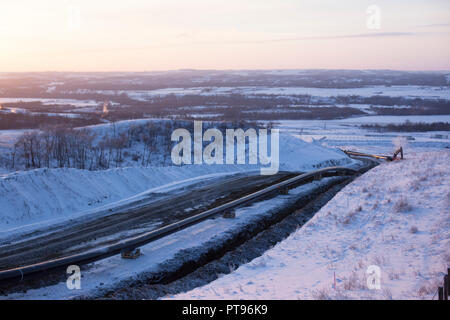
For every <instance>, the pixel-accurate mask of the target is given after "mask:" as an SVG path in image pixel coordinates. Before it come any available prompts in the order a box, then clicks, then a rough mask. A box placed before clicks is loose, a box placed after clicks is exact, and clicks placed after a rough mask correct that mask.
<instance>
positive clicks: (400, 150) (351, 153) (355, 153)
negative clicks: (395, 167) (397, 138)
mask: <svg viewBox="0 0 450 320" xmlns="http://www.w3.org/2000/svg"><path fill="white" fill-rule="evenodd" d="M341 150H342V151H343V152H344V153H345V154H346V155H348V156H354V157H370V158H375V159H384V160H386V161H394V160H398V159H397V156H398V154H400V159H403V148H402V147H400V148H398V149H397V150H395V152H394V154H393V156H392V157H391V156H387V155H376V154H368V153H362V152H358V151H352V150H344V149H341Z"/></svg>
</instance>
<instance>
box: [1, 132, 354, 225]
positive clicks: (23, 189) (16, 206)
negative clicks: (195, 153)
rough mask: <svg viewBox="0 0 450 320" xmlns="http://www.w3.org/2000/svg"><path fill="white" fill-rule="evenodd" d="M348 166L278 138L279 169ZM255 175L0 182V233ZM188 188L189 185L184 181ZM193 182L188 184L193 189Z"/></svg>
mask: <svg viewBox="0 0 450 320" xmlns="http://www.w3.org/2000/svg"><path fill="white" fill-rule="evenodd" d="M351 161H352V160H350V159H349V158H348V157H347V156H346V155H345V154H344V153H343V152H341V151H340V150H338V149H329V148H324V147H322V146H320V145H316V144H313V143H306V142H304V141H302V140H300V139H297V138H294V137H292V136H289V135H280V168H279V170H288V171H309V170H313V169H315V168H320V167H325V166H329V165H345V164H348V163H350V162H351ZM250 170H259V167H257V166H255V165H205V164H203V165H188V166H182V167H177V166H170V167H127V168H115V169H109V170H102V171H87V170H80V169H71V168H59V169H36V170H32V171H25V172H19V173H12V174H9V175H6V176H3V177H1V178H0V208H1V210H0V230H3V231H5V230H6V229H9V228H11V227H17V226H21V225H25V224H30V223H37V222H42V221H43V220H51V219H54V218H61V217H68V216H71V217H72V218H73V215H74V214H76V213H77V214H76V216H79V215H80V212H81V211H84V210H88V209H92V208H97V207H100V206H102V205H105V204H112V203H114V202H115V201H119V200H122V199H125V198H127V197H131V196H133V195H135V194H138V193H142V192H144V191H146V190H149V189H152V188H156V187H160V186H164V185H167V184H171V183H174V182H176V181H182V180H186V179H192V178H195V177H199V178H200V179H201V177H202V176H205V175H211V174H231V173H236V172H244V171H250ZM186 182H187V183H189V180H188V181H186ZM194 182H195V181H191V182H190V183H194Z"/></svg>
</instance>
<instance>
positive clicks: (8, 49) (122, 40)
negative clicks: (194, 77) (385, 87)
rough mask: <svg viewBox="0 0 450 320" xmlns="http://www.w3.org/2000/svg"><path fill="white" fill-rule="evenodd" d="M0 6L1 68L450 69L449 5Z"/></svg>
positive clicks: (170, 1)
mask: <svg viewBox="0 0 450 320" xmlns="http://www.w3.org/2000/svg"><path fill="white" fill-rule="evenodd" d="M371 4H372V2H370V1H356V0H350V1H342V2H336V1H331V0H324V1H320V3H319V2H318V1H312V0H308V1H294V0H285V1H282V2H281V1H276V0H266V1H261V0H245V1H237V0H228V1H206V0H193V1H181V0H166V1H162V0H152V1H145V2H144V1H138V0H130V1H127V2H122V1H105V0H100V1H96V2H94V3H93V2H92V1H87V0H81V1H57V0H44V1H39V2H38V1H31V0H19V1H10V0H6V1H2V3H1V4H0V72H12V71H145V70H171V69H183V68H192V69H303V68H329V69H404V70H449V69H450V59H449V57H450V41H449V40H450V10H449V9H450V2H449V1H444V0H431V1H425V0H422V1H418V0H412V1H406V0H400V1H395V2H393V1H387V0H382V1H378V2H377V6H379V9H380V26H379V28H374V29H369V28H368V27H367V23H366V22H367V19H368V13H367V8H368V7H369V5H371Z"/></svg>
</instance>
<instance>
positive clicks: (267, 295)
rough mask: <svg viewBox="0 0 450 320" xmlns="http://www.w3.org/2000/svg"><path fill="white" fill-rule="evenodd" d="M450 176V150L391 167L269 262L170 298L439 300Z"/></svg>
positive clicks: (448, 248)
mask: <svg viewBox="0 0 450 320" xmlns="http://www.w3.org/2000/svg"><path fill="white" fill-rule="evenodd" d="M449 172H450V151H448V150H444V151H439V152H432V153H409V154H408V155H407V158H406V159H405V160H404V161H396V162H392V163H383V164H381V165H380V166H378V167H376V168H374V169H372V170H371V171H369V172H368V173H366V174H364V175H363V176H361V177H359V178H357V179H356V180H355V181H353V182H352V183H351V184H349V185H348V186H346V187H345V188H344V189H343V190H341V191H340V192H339V193H338V194H337V195H336V196H335V197H334V198H333V199H332V200H331V201H329V202H328V203H327V205H325V206H324V207H322V209H321V210H320V211H319V212H318V213H317V214H316V215H315V216H314V217H313V218H312V219H311V220H310V221H309V222H308V223H307V224H306V225H305V226H303V227H302V228H301V229H299V230H297V231H296V232H295V233H293V234H292V235H291V236H290V237H289V238H287V239H286V240H284V241H282V242H281V243H278V244H277V245H276V246H275V247H273V248H272V249H271V250H269V251H267V252H266V253H265V254H264V255H262V256H261V257H259V258H256V259H254V260H253V261H251V262H250V263H248V264H245V265H242V266H241V267H239V268H238V269H236V270H235V271H234V272H232V273H230V274H228V275H225V276H223V277H221V278H219V279H217V280H215V281H213V282H212V283H210V284H208V285H206V286H204V287H200V288H197V289H195V290H192V291H189V292H186V293H183V294H179V295H176V296H174V297H168V298H175V299H432V298H433V295H434V294H435V292H436V289H437V287H438V283H439V282H440V281H442V277H443V275H444V272H446V270H447V267H448V265H449V264H450V211H449V210H450V209H449V208H450V179H449ZM370 265H375V266H378V267H379V268H380V271H381V278H380V282H381V286H380V289H372V290H369V289H368V286H367V277H368V275H367V273H366V271H367V267H368V266H370ZM334 277H335V278H336V288H333V286H334Z"/></svg>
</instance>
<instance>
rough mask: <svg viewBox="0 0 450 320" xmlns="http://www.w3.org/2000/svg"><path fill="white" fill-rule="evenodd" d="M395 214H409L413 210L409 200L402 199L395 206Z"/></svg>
mask: <svg viewBox="0 0 450 320" xmlns="http://www.w3.org/2000/svg"><path fill="white" fill-rule="evenodd" d="M394 210H395V212H397V213H399V212H409V211H411V210H412V207H411V205H410V204H409V203H408V200H407V199H406V198H404V197H401V198H400V199H399V200H398V201H397V202H396V203H395V205H394Z"/></svg>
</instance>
